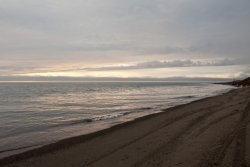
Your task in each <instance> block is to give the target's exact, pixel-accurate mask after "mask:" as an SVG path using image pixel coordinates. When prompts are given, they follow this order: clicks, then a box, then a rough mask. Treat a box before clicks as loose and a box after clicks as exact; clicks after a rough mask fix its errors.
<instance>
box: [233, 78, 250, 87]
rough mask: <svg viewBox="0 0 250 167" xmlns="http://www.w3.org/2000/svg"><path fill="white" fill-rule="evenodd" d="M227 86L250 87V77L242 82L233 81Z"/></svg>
mask: <svg viewBox="0 0 250 167" xmlns="http://www.w3.org/2000/svg"><path fill="white" fill-rule="evenodd" d="M228 84H230V85H234V86H243V87H246V86H250V77H248V78H246V79H244V80H238V81H233V82H230V83H228Z"/></svg>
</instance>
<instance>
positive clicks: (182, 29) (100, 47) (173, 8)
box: [0, 0, 250, 78]
mask: <svg viewBox="0 0 250 167" xmlns="http://www.w3.org/2000/svg"><path fill="white" fill-rule="evenodd" d="M249 7H250V1H249V0H237V1H236V0H71V1H68V0H43V1H41V0H0V77H5V78H6V77H15V76H17V77H120V78H130V77H131V78H143V77H152V78H168V77H194V78H195V77H207V78H209V77H211V78H244V77H247V76H249V75H250V55H249V53H250V19H249V18H250V8H249Z"/></svg>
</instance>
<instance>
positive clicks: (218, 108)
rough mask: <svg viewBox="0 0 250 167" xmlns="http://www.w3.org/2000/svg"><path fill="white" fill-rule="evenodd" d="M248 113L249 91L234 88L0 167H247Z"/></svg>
mask: <svg viewBox="0 0 250 167" xmlns="http://www.w3.org/2000/svg"><path fill="white" fill-rule="evenodd" d="M249 112H250V88H239V89H235V90H232V91H230V92H228V93H225V94H222V95H218V96H214V97H208V98H205V99H202V100H198V101H195V102H191V103H189V104H184V105H180V106H176V107H173V108H169V109H166V110H164V112H161V113H157V114H152V115H147V116H144V117H141V118H137V119H135V120H133V121H129V122H125V123H122V124H119V125H115V126H113V127H111V128H108V129H104V130H101V131H98V132H94V133H91V134H87V135H82V136H77V137H73V138H69V139H65V140H61V141H59V142H57V143H53V144H49V145H46V146H43V147H41V148H37V149H34V150H31V151H27V152H24V153H21V154H18V155H13V156H10V157H7V158H4V159H2V160H0V166H1V167H2V166H6V167H12V166H13V167H55V166H58V167H59V166H60V167H85V166H86V167H87V166H88V167H130V166H138V167H155V166H159V167H161V166H162V167H163V166H164V167H165V166H167V167H172V166H173V167H211V166H229V167H240V166H248V165H249V164H250V122H249Z"/></svg>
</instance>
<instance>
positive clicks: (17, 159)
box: [0, 88, 249, 166]
mask: <svg viewBox="0 0 250 167" xmlns="http://www.w3.org/2000/svg"><path fill="white" fill-rule="evenodd" d="M244 89H245V90H246V91H249V89H248V88H244ZM239 92H240V93H242V94H243V93H244V90H243V89H234V90H231V91H229V92H228V93H223V94H221V95H216V96H212V97H207V98H203V99H200V100H197V101H193V102H190V103H187V104H182V105H178V106H175V107H171V108H168V109H164V110H163V111H162V112H160V113H155V114H150V115H146V116H143V117H139V118H136V119H135V120H132V121H128V122H124V123H122V124H118V125H114V126H112V127H110V128H107V129H103V130H101V131H97V132H94V133H90V134H86V135H81V136H76V137H71V138H67V139H63V140H60V141H58V142H56V143H52V144H48V145H45V146H42V147H39V148H36V149H32V150H29V151H27V152H23V153H20V154H16V155H12V156H9V157H5V158H3V159H0V165H8V164H10V165H14V166H15V164H16V165H17V166H18V165H19V166H22V163H24V164H25V163H26V161H27V160H28V159H34V161H37V162H38V161H39V159H40V157H44V156H45V157H46V156H50V155H53V154H55V155H57V154H60V152H67V150H70V149H73V152H74V150H75V148H74V147H76V146H78V145H81V144H84V143H86V142H89V141H90V142H91V141H92V140H95V139H96V138H102V137H104V138H105V137H106V136H109V135H112V134H113V133H117V132H118V131H120V130H125V131H131V130H130V129H131V128H138V127H135V126H137V124H146V125H145V126H150V125H149V122H151V121H152V120H159V119H162V118H165V117H168V115H170V117H171V114H172V115H175V113H174V112H177V111H179V112H182V110H187V109H185V108H190V107H191V108H194V109H195V108H202V107H203V106H201V105H200V104H199V103H207V101H214V100H215V101H216V99H222V100H223V98H225V97H224V96H230V95H231V96H234V94H237V93H239ZM230 98H232V97H230ZM241 100H242V99H241ZM243 100H244V99H243ZM192 106H194V107H192ZM208 107H209V104H208ZM176 110H177V111H176ZM191 110H192V109H191ZM183 112H186V111H183ZM177 114H180V113H177ZM193 114H196V113H193ZM183 115H185V113H182V114H180V115H179V117H178V118H179V119H180V120H178V119H177V121H181V119H182V118H183ZM190 117H192V114H191V115H190ZM169 119H170V118H169ZM159 122H160V121H159ZM152 123H154V124H155V126H159V125H157V123H155V122H152ZM139 128H141V127H139ZM139 130H140V129H139ZM141 130H142V129H141ZM142 131H144V129H143V130H142ZM151 133H153V132H152V130H150V131H147V129H146V130H145V133H144V134H143V135H141V136H140V137H139V138H137V139H134V138H133V139H132V140H131V141H130V142H128V143H126V142H125V144H124V142H123V145H122V148H126V147H127V146H129V145H130V144H131V143H134V142H137V141H138V139H140V140H143V138H146V137H147V136H148V135H150V134H151ZM128 136H129V135H128ZM118 138H119V136H118ZM132 141H133V142H132ZM120 148H121V147H119V149H120ZM78 151H79V150H78ZM93 151H94V152H96V151H98V150H93ZM116 151H117V148H113V152H112V151H111V152H109V154H112V153H114V152H116ZM106 156H108V155H106ZM97 157H98V156H97ZM97 157H95V158H93V159H95V160H92V161H91V163H90V162H88V163H85V165H81V166H88V165H91V164H93V163H94V162H97V161H98V160H101V159H102V158H101V159H100V157H99V158H97ZM101 157H102V156H101ZM36 159H38V160H36ZM45 159H46V158H45ZM72 163H73V164H74V163H75V162H72ZM20 164H21V165H20ZM25 166H27V164H26V165H25ZM48 166H49V164H48ZM66 166H67V165H66ZM97 166H98V165H97Z"/></svg>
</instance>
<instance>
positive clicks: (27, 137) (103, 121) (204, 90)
mask: <svg viewBox="0 0 250 167" xmlns="http://www.w3.org/2000/svg"><path fill="white" fill-rule="evenodd" d="M231 89H233V88H232V87H230V86H226V85H214V84H209V83H180V82H104V83H101V82H78V83H0V158H1V157H4V156H7V155H11V154H15V153H18V152H22V151H25V150H28V149H31V148H35V147H39V146H42V145H45V144H48V143H52V142H55V141H58V140H60V139H63V138H68V137H72V136H76V135H81V134H86V133H90V132H93V131H97V130H100V129H103V128H107V127H110V126H112V125H115V124H119V123H122V122H125V121H129V120H132V119H134V118H137V117H141V116H143V115H148V114H152V113H157V112H160V111H161V110H162V109H165V108H169V107H172V106H176V105H180V104H184V103H188V102H191V101H194V100H198V99H201V98H204V97H208V96H213V95H217V94H221V93H224V92H227V91H229V90H231Z"/></svg>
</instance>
